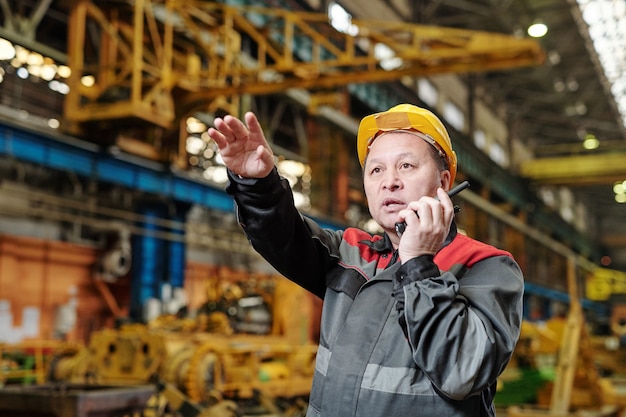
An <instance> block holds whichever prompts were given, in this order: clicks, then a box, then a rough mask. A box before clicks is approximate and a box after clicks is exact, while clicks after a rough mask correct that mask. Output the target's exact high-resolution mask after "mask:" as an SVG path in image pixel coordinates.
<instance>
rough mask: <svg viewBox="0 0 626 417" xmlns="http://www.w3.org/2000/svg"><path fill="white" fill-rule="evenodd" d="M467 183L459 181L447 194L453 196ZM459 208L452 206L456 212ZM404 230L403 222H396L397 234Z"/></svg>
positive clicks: (399, 234) (467, 185)
mask: <svg viewBox="0 0 626 417" xmlns="http://www.w3.org/2000/svg"><path fill="white" fill-rule="evenodd" d="M469 185H470V184H469V181H463V182H462V183H460V184H459V185H457V186H456V187H454V188H452V189H451V190H450V191H448V196H450V198H452V197H454V196H455V195H457V194H458V193H460V192H461V191H463V190H464V189H466V188H467V187H469ZM435 198H436V197H435ZM459 210H460V209H459V206H454V212H455V213H458V212H459ZM405 230H406V223H405V222H398V223H396V233H397V234H398V236H402V233H404V231H405Z"/></svg>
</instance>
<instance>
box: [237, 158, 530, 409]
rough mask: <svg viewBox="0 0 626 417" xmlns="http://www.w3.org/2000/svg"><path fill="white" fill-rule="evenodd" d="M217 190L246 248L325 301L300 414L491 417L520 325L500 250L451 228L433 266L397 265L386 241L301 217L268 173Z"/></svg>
mask: <svg viewBox="0 0 626 417" xmlns="http://www.w3.org/2000/svg"><path fill="white" fill-rule="evenodd" d="M227 192H228V193H229V194H231V195H232V196H233V197H234V199H235V202H236V205H237V215H238V220H239V223H240V225H241V227H242V228H243V230H244V232H245V233H246V235H247V236H248V239H249V240H250V242H251V244H252V245H253V247H254V248H255V250H256V251H258V252H259V253H260V254H261V255H262V256H263V257H264V258H265V259H266V260H267V261H269V262H270V264H272V265H273V266H274V267H275V268H276V269H277V270H278V271H279V272H280V273H281V274H283V275H284V276H286V277H287V278H289V279H291V280H293V281H294V282H296V283H297V284H299V285H301V286H302V287H304V288H306V289H307V290H309V291H311V292H312V293H314V294H316V295H317V296H319V297H321V298H322V299H323V300H324V302H323V310H322V318H321V326H320V340H319V348H318V352H317V357H316V366H315V375H314V377H313V385H312V388H311V393H310V398H309V408H308V411H307V417H317V416H323V417H352V416H353V417H393V416H402V417H407V416H428V417H435V416H493V415H495V411H494V406H493V398H494V395H495V389H496V379H497V377H498V375H500V373H501V372H502V371H503V370H504V368H505V366H506V365H507V363H508V361H509V359H510V357H511V354H512V352H513V349H514V347H515V344H516V342H517V339H518V336H519V331H520V325H521V319H522V311H521V305H522V304H521V302H522V293H523V278H522V273H521V271H520V269H519V267H518V265H517V264H516V262H515V261H514V259H513V258H512V256H511V255H510V254H509V253H507V252H505V251H502V250H498V249H496V248H494V247H492V246H489V245H486V244H483V243H481V242H478V241H476V240H473V239H470V238H468V237H466V236H464V235H461V234H459V233H457V232H456V227H454V226H453V227H452V230H451V232H450V235H449V237H448V239H447V241H446V243H445V246H444V247H443V248H442V249H441V250H440V251H439V253H437V255H436V256H435V257H434V259H433V257H431V256H421V257H417V258H414V259H412V260H409V261H408V262H406V263H405V264H404V265H402V264H401V263H400V262H399V261H398V259H397V252H396V251H394V249H393V247H392V245H391V241H390V240H389V238H388V237H387V236H377V235H370V234H369V233H366V232H364V231H361V230H359V229H355V228H348V229H345V230H331V229H325V228H321V227H320V226H319V225H318V224H317V223H316V222H314V221H312V220H311V219H309V218H307V217H304V216H302V215H301V214H300V213H299V212H298V211H297V210H296V209H295V207H294V204H293V196H292V193H291V190H290V187H289V184H288V183H287V181H286V180H284V179H281V178H280V177H279V176H278V174H277V172H276V170H274V171H273V172H272V173H271V174H270V175H269V176H268V177H266V178H263V179H246V178H239V177H236V176H233V175H232V174H231V175H230V183H229V185H228V187H227Z"/></svg>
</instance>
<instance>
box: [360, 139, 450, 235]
mask: <svg viewBox="0 0 626 417" xmlns="http://www.w3.org/2000/svg"><path fill="white" fill-rule="evenodd" d="M431 148H432V146H431V145H430V144H428V143H427V142H426V141H424V140H423V139H421V138H419V137H417V136H415V135H413V134H411V133H408V132H402V131H394V132H389V133H385V134H383V135H381V136H379V137H378V138H376V140H375V141H374V143H373V144H372V145H371V147H370V151H369V154H368V156H367V159H366V161H365V167H364V175H363V185H364V188H365V196H366V197H367V203H368V206H369V210H370V214H371V215H372V218H373V219H374V220H376V222H377V223H378V224H380V225H381V226H382V228H383V229H384V230H385V231H386V232H388V233H395V231H394V230H395V223H396V222H397V221H398V220H399V218H398V212H399V211H400V210H402V209H404V208H405V207H406V206H407V204H408V203H409V202H411V201H415V200H419V199H420V198H421V197H422V196H425V195H427V196H435V195H436V194H437V188H439V187H443V188H444V189H445V190H448V189H449V188H450V172H449V171H447V170H446V171H443V172H440V171H439V169H438V168H437V164H436V163H435V160H434V159H433V155H432V153H431V152H432V151H431Z"/></svg>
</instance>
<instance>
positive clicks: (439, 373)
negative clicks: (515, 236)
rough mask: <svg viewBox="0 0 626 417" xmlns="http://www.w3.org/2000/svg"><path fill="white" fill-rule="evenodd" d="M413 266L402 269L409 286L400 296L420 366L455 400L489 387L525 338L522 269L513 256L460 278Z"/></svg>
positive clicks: (487, 262)
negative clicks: (521, 335) (521, 334)
mask: <svg viewBox="0 0 626 417" xmlns="http://www.w3.org/2000/svg"><path fill="white" fill-rule="evenodd" d="M409 264H410V262H407V264H405V265H403V266H402V268H400V270H399V271H398V274H397V278H398V280H400V279H402V278H403V279H402V281H403V285H401V286H399V287H398V288H397V290H396V292H397V291H400V292H401V294H398V295H399V296H400V298H402V300H403V303H404V305H403V309H402V311H400V315H401V319H400V322H402V320H404V321H405V323H406V324H405V332H406V335H407V339H408V341H409V344H410V346H411V349H412V352H413V359H414V361H415V363H416V364H417V366H418V367H419V368H420V369H422V370H423V371H424V372H425V374H426V375H427V376H428V378H429V379H430V380H431V382H432V383H433V385H434V386H435V387H436V388H437V389H438V390H439V391H440V392H441V393H443V394H444V395H446V396H448V397H449V398H452V399H455V400H458V399H463V398H466V397H468V396H471V395H473V394H476V393H478V392H480V391H482V390H484V389H486V388H488V387H489V386H490V385H492V384H493V383H494V382H495V381H496V379H497V377H498V376H499V375H500V373H501V372H502V371H503V370H504V368H505V367H506V365H507V364H508V362H509V360H510V358H511V354H512V352H513V350H514V348H515V344H516V343H517V340H518V337H519V332H520V326H521V321H522V295H523V288H524V283H523V277H522V273H521V271H520V269H519V266H518V265H517V263H516V262H515V261H514V260H513V259H511V258H510V257H508V256H495V257H491V258H486V259H484V260H482V261H480V262H478V263H476V264H475V265H473V266H472V268H470V269H467V270H466V271H465V274H464V275H463V276H462V278H460V279H457V277H456V276H455V275H454V274H453V273H452V272H444V273H442V274H441V275H439V274H438V273H436V274H432V270H431V276H424V275H422V274H423V273H424V271H425V269H424V268H421V269H419V268H418V269H412V268H411V265H409ZM426 270H428V269H426ZM411 275H413V276H411ZM432 275H435V276H432ZM396 298H397V299H398V298H399V297H398V296H396Z"/></svg>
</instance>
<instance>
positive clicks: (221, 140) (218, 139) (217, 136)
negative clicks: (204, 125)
mask: <svg viewBox="0 0 626 417" xmlns="http://www.w3.org/2000/svg"><path fill="white" fill-rule="evenodd" d="M208 134H209V137H210V138H211V139H213V140H214V141H215V143H217V147H218V148H220V149H222V148H223V147H224V146H226V144H227V141H226V138H225V137H224V135H223V134H222V133H221V132H220V131H219V130H217V129H214V128H212V127H210V128H209V131H208Z"/></svg>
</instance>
